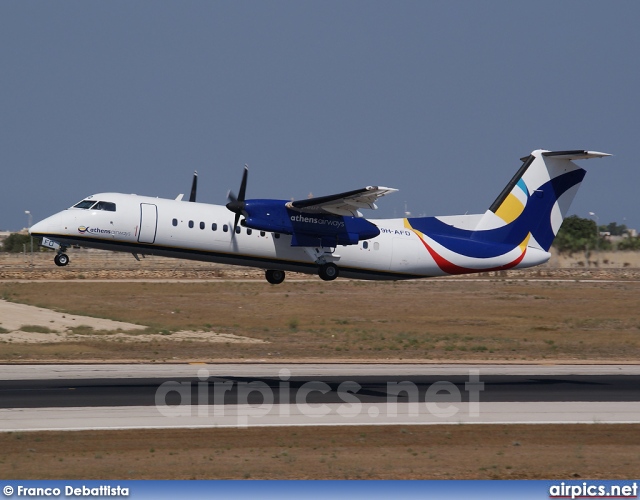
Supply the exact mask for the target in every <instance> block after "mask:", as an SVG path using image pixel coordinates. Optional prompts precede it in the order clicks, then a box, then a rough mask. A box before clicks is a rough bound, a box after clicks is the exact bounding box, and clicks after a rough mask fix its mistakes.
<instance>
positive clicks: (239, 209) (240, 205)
mask: <svg viewBox="0 0 640 500" xmlns="http://www.w3.org/2000/svg"><path fill="white" fill-rule="evenodd" d="M248 174H249V167H248V166H247V165H245V166H244V172H243V174H242V181H241V182H240V192H239V193H238V197H237V198H236V196H235V195H234V194H233V193H232V192H231V191H229V193H228V194H227V197H228V198H229V203H227V208H228V209H229V210H231V211H232V212H233V213H235V214H236V218H235V221H234V223H233V232H234V233H235V231H236V228H237V227H238V221H239V220H240V216H241V215H244V216H245V217H246V215H247V214H246V212H245V210H244V209H245V203H244V195H245V193H246V191H247V176H248Z"/></svg>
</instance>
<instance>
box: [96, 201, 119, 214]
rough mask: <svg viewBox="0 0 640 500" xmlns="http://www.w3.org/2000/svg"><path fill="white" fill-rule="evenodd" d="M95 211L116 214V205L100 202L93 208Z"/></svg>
mask: <svg viewBox="0 0 640 500" xmlns="http://www.w3.org/2000/svg"><path fill="white" fill-rule="evenodd" d="M93 210H106V211H107V212H115V211H116V204H115V203H111V202H110V201H99V202H98V203H96V206H95V207H93Z"/></svg>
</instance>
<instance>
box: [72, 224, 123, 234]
mask: <svg viewBox="0 0 640 500" xmlns="http://www.w3.org/2000/svg"><path fill="white" fill-rule="evenodd" d="M78 232H79V233H80V234H86V233H89V234H109V235H112V236H131V232H129V231H115V230H113V229H100V228H99V227H87V226H78Z"/></svg>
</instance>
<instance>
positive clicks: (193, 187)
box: [189, 170, 198, 202]
mask: <svg viewBox="0 0 640 500" xmlns="http://www.w3.org/2000/svg"><path fill="white" fill-rule="evenodd" d="M197 190H198V171H197V170H196V171H195V172H193V182H192V183H191V194H190V195H189V201H191V202H194V201H196V191H197Z"/></svg>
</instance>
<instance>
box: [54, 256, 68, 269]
mask: <svg viewBox="0 0 640 500" xmlns="http://www.w3.org/2000/svg"><path fill="white" fill-rule="evenodd" d="M53 262H55V264H56V266H58V267H64V266H66V265H67V264H69V256H68V255H67V254H66V253H59V254H57V255H56V256H55V257H54V258H53Z"/></svg>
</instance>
